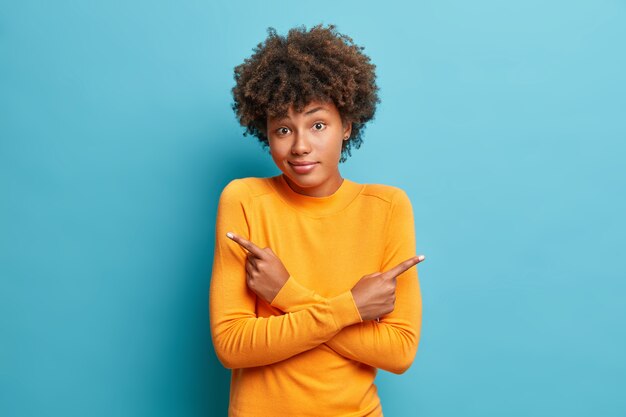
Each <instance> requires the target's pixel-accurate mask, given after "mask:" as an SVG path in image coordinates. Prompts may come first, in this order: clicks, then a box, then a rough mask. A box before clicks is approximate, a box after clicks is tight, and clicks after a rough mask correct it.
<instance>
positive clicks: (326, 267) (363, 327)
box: [209, 175, 422, 417]
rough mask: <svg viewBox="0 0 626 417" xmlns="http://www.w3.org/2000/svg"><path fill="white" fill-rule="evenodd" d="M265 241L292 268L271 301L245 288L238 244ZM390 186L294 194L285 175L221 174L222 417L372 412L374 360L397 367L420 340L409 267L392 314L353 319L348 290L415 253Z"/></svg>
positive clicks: (217, 267)
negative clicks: (236, 238)
mask: <svg viewBox="0 0 626 417" xmlns="http://www.w3.org/2000/svg"><path fill="white" fill-rule="evenodd" d="M229 231H232V232H234V233H237V234H239V235H240V236H243V237H244V238H246V239H249V240H250V241H252V242H253V243H255V244H256V245H257V246H259V247H261V248H263V247H270V248H272V250H273V251H274V253H275V254H276V256H278V258H280V260H281V261H282V263H283V264H284V265H285V267H286V268H287V270H288V271H289V273H290V277H289V279H288V280H287V282H286V283H285V285H284V286H283V288H282V289H281V290H280V292H279V293H278V294H277V295H276V297H275V299H274V300H272V302H271V304H270V303H267V302H265V301H264V300H262V299H260V298H257V297H256V295H255V294H254V293H253V292H252V291H251V290H249V289H248V288H247V286H246V271H245V262H246V251H245V249H243V248H242V247H240V246H239V245H238V244H237V243H235V242H233V241H232V240H230V239H229V238H228V237H226V232H229ZM415 254H416V252H415V230H414V221H413V211H412V207H411V202H410V200H409V198H408V196H407V195H406V193H405V192H404V191H403V190H401V189H400V188H397V187H393V186H388V185H381V184H358V183H355V182H353V181H350V180H348V179H346V178H344V180H343V182H342V184H341V186H340V187H339V189H338V190H337V191H335V193H334V194H332V195H330V196H327V197H310V196H305V195H302V194H298V193H296V192H295V191H293V190H292V189H291V188H290V187H289V185H288V184H287V182H286V180H285V178H284V177H283V175H278V176H275V177H269V178H255V177H248V178H242V179H236V180H233V181H231V182H230V183H229V184H228V185H227V186H226V187H225V188H224V190H223V191H222V194H221V196H220V200H219V205H218V212H217V221H216V238H215V256H214V261H213V272H212V278H211V289H210V300H209V301H210V318H211V336H212V339H213V345H214V348H215V352H216V353H217V356H218V358H219V360H220V361H221V362H222V364H223V365H224V366H225V367H227V368H231V369H232V378H231V385H230V406H229V416H231V417H253V416H259V417H268V416H272V417H281V416H298V417H308V416H311V417H313V416H315V417H324V416H333V417H363V416H382V408H381V405H380V399H379V397H378V394H377V389H376V386H375V385H374V378H375V376H376V371H377V369H376V368H380V369H384V370H387V371H390V372H394V373H402V372H404V371H406V370H407V369H408V368H409V366H410V365H411V363H412V362H413V358H414V357H415V353H416V351H417V346H418V343H419V336H420V328H421V318H422V302H421V294H420V288H419V281H418V277H417V266H416V267H413V268H410V269H409V270H407V271H406V272H404V273H402V274H401V275H399V276H398V279H397V287H396V304H395V309H394V311H393V312H392V313H390V314H388V315H386V316H383V317H381V318H380V322H377V321H372V320H368V321H363V320H362V319H361V316H360V314H359V311H358V309H357V307H356V304H355V303H354V299H353V297H352V292H351V291H350V289H351V288H352V287H353V286H354V285H355V284H356V283H357V282H358V281H359V279H360V278H361V277H362V276H364V275H367V274H371V273H374V272H378V271H381V272H382V271H387V270H388V269H390V268H392V267H394V266H396V265H397V264H399V263H400V262H402V261H404V260H406V259H408V258H410V257H412V256H415Z"/></svg>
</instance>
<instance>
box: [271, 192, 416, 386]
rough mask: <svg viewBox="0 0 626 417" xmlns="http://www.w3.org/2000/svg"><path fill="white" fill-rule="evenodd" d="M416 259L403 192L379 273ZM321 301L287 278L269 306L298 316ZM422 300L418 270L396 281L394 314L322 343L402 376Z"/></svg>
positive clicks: (392, 215)
mask: <svg viewBox="0 0 626 417" xmlns="http://www.w3.org/2000/svg"><path fill="white" fill-rule="evenodd" d="M414 255H415V229H414V220H413V209H412V206H411V202H410V200H409V198H408V196H407V195H406V193H405V192H404V191H402V190H399V191H398V192H397V193H396V195H395V198H394V200H393V201H392V208H391V212H390V217H389V220H388V229H387V234H386V240H385V251H384V259H383V263H382V266H381V272H382V271H387V270H389V269H391V268H393V267H394V266H395V265H397V264H399V263H400V262H402V261H404V260H406V259H408V258H410V257H412V256H414ZM324 300H325V299H324V298H323V297H321V296H320V295H319V294H316V293H315V292H314V291H312V290H309V289H308V288H305V287H304V286H302V285H300V284H299V283H298V282H297V281H296V279H295V278H294V277H290V278H289V280H288V281H287V282H286V283H285V286H284V287H283V288H282V289H281V291H280V292H279V293H278V294H277V296H276V298H275V299H274V300H273V301H272V305H274V306H275V307H277V308H280V309H281V310H283V311H285V312H292V311H298V310H300V309H302V308H308V306H310V305H312V304H314V303H323V302H324ZM421 321H422V299H421V292H420V288H419V281H418V275H417V266H415V267H413V268H410V269H409V270H407V271H405V272H404V273H402V274H401V275H399V276H398V278H397V286H396V303H395V308H394V310H393V312H391V313H390V314H387V315H386V316H383V317H381V318H380V322H376V321H373V320H367V321H364V322H362V323H358V324H354V325H351V326H348V327H346V328H345V329H343V330H342V331H341V332H340V333H338V334H337V335H335V336H334V337H333V338H332V339H331V340H329V341H327V342H326V345H328V346H329V347H330V348H331V349H333V350H334V351H335V352H337V353H339V354H340V355H342V356H344V357H346V358H348V359H352V360H356V361H359V362H362V363H364V364H367V365H370V366H373V367H376V368H380V369H384V370H386V371H389V372H393V373H397V374H399V373H403V372H405V371H406V370H407V369H408V368H409V367H410V366H411V364H412V363H413V360H414V358H415V354H416V352H417V346H418V343H419V337H420V330H421Z"/></svg>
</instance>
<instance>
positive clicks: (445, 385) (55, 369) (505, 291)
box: [0, 0, 626, 417]
mask: <svg viewBox="0 0 626 417" xmlns="http://www.w3.org/2000/svg"><path fill="white" fill-rule="evenodd" d="M624 21H626V3H625V2H624V1H603V0H596V1H592V0H588V1H571V0H570V1H564V0H560V1H551V2H545V1H537V0H525V1H514V2H513V1H507V2H503V1H496V0H492V1H487V0H477V1H473V2H467V1H446V0H437V1H434V0H432V1H418V2H409V1H405V2H397V1H384V2H369V3H368V2H363V1H315V2H308V3H307V2H289V1H280V2H269V3H265V2H256V1H238V2H231V3H227V2H225V1H222V2H219V3H218V2H209V1H190V0H177V1H158V2H151V1H146V0H124V1H121V0H111V1H106V2H104V1H101V2H95V1H90V2H87V1H79V0H75V1H67V0H57V1H54V2H46V1H33V0H20V1H13V2H8V1H3V2H2V3H1V6H0V278H1V280H0V415H2V416H7V417H12V416H16V417H17V416H19V417H22V416H64V417H71V416H98V417H99V416H124V417H125V416H129V417H130V416H133V417H137V416H151V417H159V416H208V415H215V416H221V415H225V414H226V408H227V403H228V384H229V372H228V371H227V370H225V369H223V368H222V367H221V365H220V364H219V362H218V361H217V359H216V357H215V354H214V352H213V350H212V347H211V340H210V334H209V323H208V288H209V282H210V272H211V263H212V256H213V242H214V222H215V214H216V208H217V199H218V196H219V193H220V191H221V189H222V188H223V187H224V185H226V184H227V183H228V182H229V181H230V180H231V179H233V178H239V177H245V176H270V175H276V174H277V173H278V170H277V168H276V167H275V166H274V165H273V162H272V160H271V158H270V157H269V155H268V154H267V153H266V152H265V151H263V150H262V149H261V147H260V146H259V145H258V144H257V143H256V142H255V140H254V139H253V138H251V137H247V138H244V137H243V136H242V131H243V129H242V128H241V127H239V126H238V124H237V122H236V120H235V117H234V115H233V112H232V110H231V108H230V103H231V96H230V89H231V87H232V85H233V75H232V73H233V68H234V66H235V65H237V64H239V63H240V62H242V61H243V59H244V58H246V57H248V56H249V55H250V54H251V53H252V48H253V47H254V46H255V45H256V44H257V43H258V42H260V41H262V40H263V39H264V38H265V36H266V29H267V27H268V26H273V27H275V28H276V29H277V30H278V31H279V33H281V34H285V33H286V31H287V30H288V29H289V28H290V27H292V26H295V25H299V24H305V25H307V27H310V26H311V25H314V24H316V23H325V24H328V23H335V24H337V25H338V29H339V31H340V32H343V33H346V34H348V35H350V36H351V37H352V38H353V39H354V40H355V42H356V43H357V44H359V45H363V46H365V53H367V54H369V55H370V57H371V58H372V60H373V62H374V63H375V64H376V65H377V71H378V83H379V86H380V88H381V98H382V103H381V104H380V106H379V110H378V113H377V116H376V119H375V121H374V122H373V123H372V124H371V125H370V126H369V127H368V128H367V130H366V133H365V143H364V145H363V146H362V148H361V149H360V150H356V151H355V152H354V153H353V156H352V158H350V159H349V161H348V162H347V163H345V164H342V165H341V172H342V175H343V176H345V177H347V178H350V179H352V180H354V181H357V182H362V183H367V182H370V183H372V182H373V183H385V184H391V185H395V186H399V187H401V188H403V189H404V190H406V191H407V193H408V194H409V196H410V198H411V200H412V202H413V206H414V212H415V220H416V235H417V246H418V251H419V252H420V253H424V254H425V255H426V257H427V259H426V262H424V263H423V264H420V266H419V275H420V281H421V288H422V293H423V303H424V304H423V306H424V310H423V314H424V316H423V328H422V337H421V341H420V346H419V351H418V354H417V357H416V359H415V362H414V364H413V366H412V367H411V369H410V370H409V371H407V372H406V373H405V374H403V375H400V376H398V375H392V374H388V373H385V372H381V373H380V375H379V378H378V384H379V387H380V395H381V397H382V401H383V407H384V410H385V415H386V416H388V417H393V416H409V415H410V416H428V417H439V416H441V417H443V416H481V417H484V416H504V415H506V416H524V417H525V416H570V417H571V416H590V415H601V416H605V417H609V416H624V415H626V396H624V392H625V391H626V359H625V357H626V356H625V355H624V352H626V332H625V331H624V323H625V322H626V321H625V319H626V303H625V302H624V299H625V297H624V292H625V290H626V280H625V278H626V274H625V272H624V267H623V263H622V262H619V261H618V259H619V256H620V255H622V253H621V252H622V251H623V250H624V248H625V247H626V245H625V243H626V242H625V239H626V238H625V236H626V227H625V226H626V220H625V215H624V214H625V213H626V193H625V190H626V169H625V166H626V164H625V162H624V160H625V155H626V142H625V141H626V124H625V122H624V119H625V116H626V52H625V51H626V50H625V48H624V45H625V44H626V25H625V24H624Z"/></svg>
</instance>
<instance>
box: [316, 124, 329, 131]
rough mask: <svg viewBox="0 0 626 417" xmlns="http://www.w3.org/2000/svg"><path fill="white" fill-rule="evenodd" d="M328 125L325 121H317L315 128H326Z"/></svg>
mask: <svg viewBox="0 0 626 417" xmlns="http://www.w3.org/2000/svg"><path fill="white" fill-rule="evenodd" d="M325 127H326V123H323V122H317V123H315V124H314V125H313V129H314V130H318V131H319V130H324V128H325Z"/></svg>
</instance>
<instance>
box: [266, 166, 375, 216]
mask: <svg viewBox="0 0 626 417" xmlns="http://www.w3.org/2000/svg"><path fill="white" fill-rule="evenodd" d="M270 182H271V184H272V186H273V187H274V188H275V189H276V191H277V192H278V193H279V194H280V197H281V198H282V199H283V200H284V201H285V202H286V203H287V204H289V205H290V206H292V207H294V208H295V209H296V210H299V211H301V212H304V213H306V214H308V215H310V216H313V217H322V216H326V215H329V214H333V213H336V212H338V211H340V210H343V209H344V208H346V207H347V206H348V205H349V204H350V203H351V202H352V201H354V199H355V198H356V197H357V195H359V193H360V192H361V190H362V189H363V187H364V185H363V184H358V183H356V182H354V181H350V180H349V179H347V178H344V179H343V182H342V183H341V185H340V186H339V188H338V189H337V190H336V191H335V192H334V193H333V194H331V195H329V196H325V197H311V196H308V195H304V194H299V193H297V192H295V191H294V190H293V189H292V188H291V187H290V186H289V183H287V180H286V179H285V174H280V175H277V176H275V177H271V178H270Z"/></svg>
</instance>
